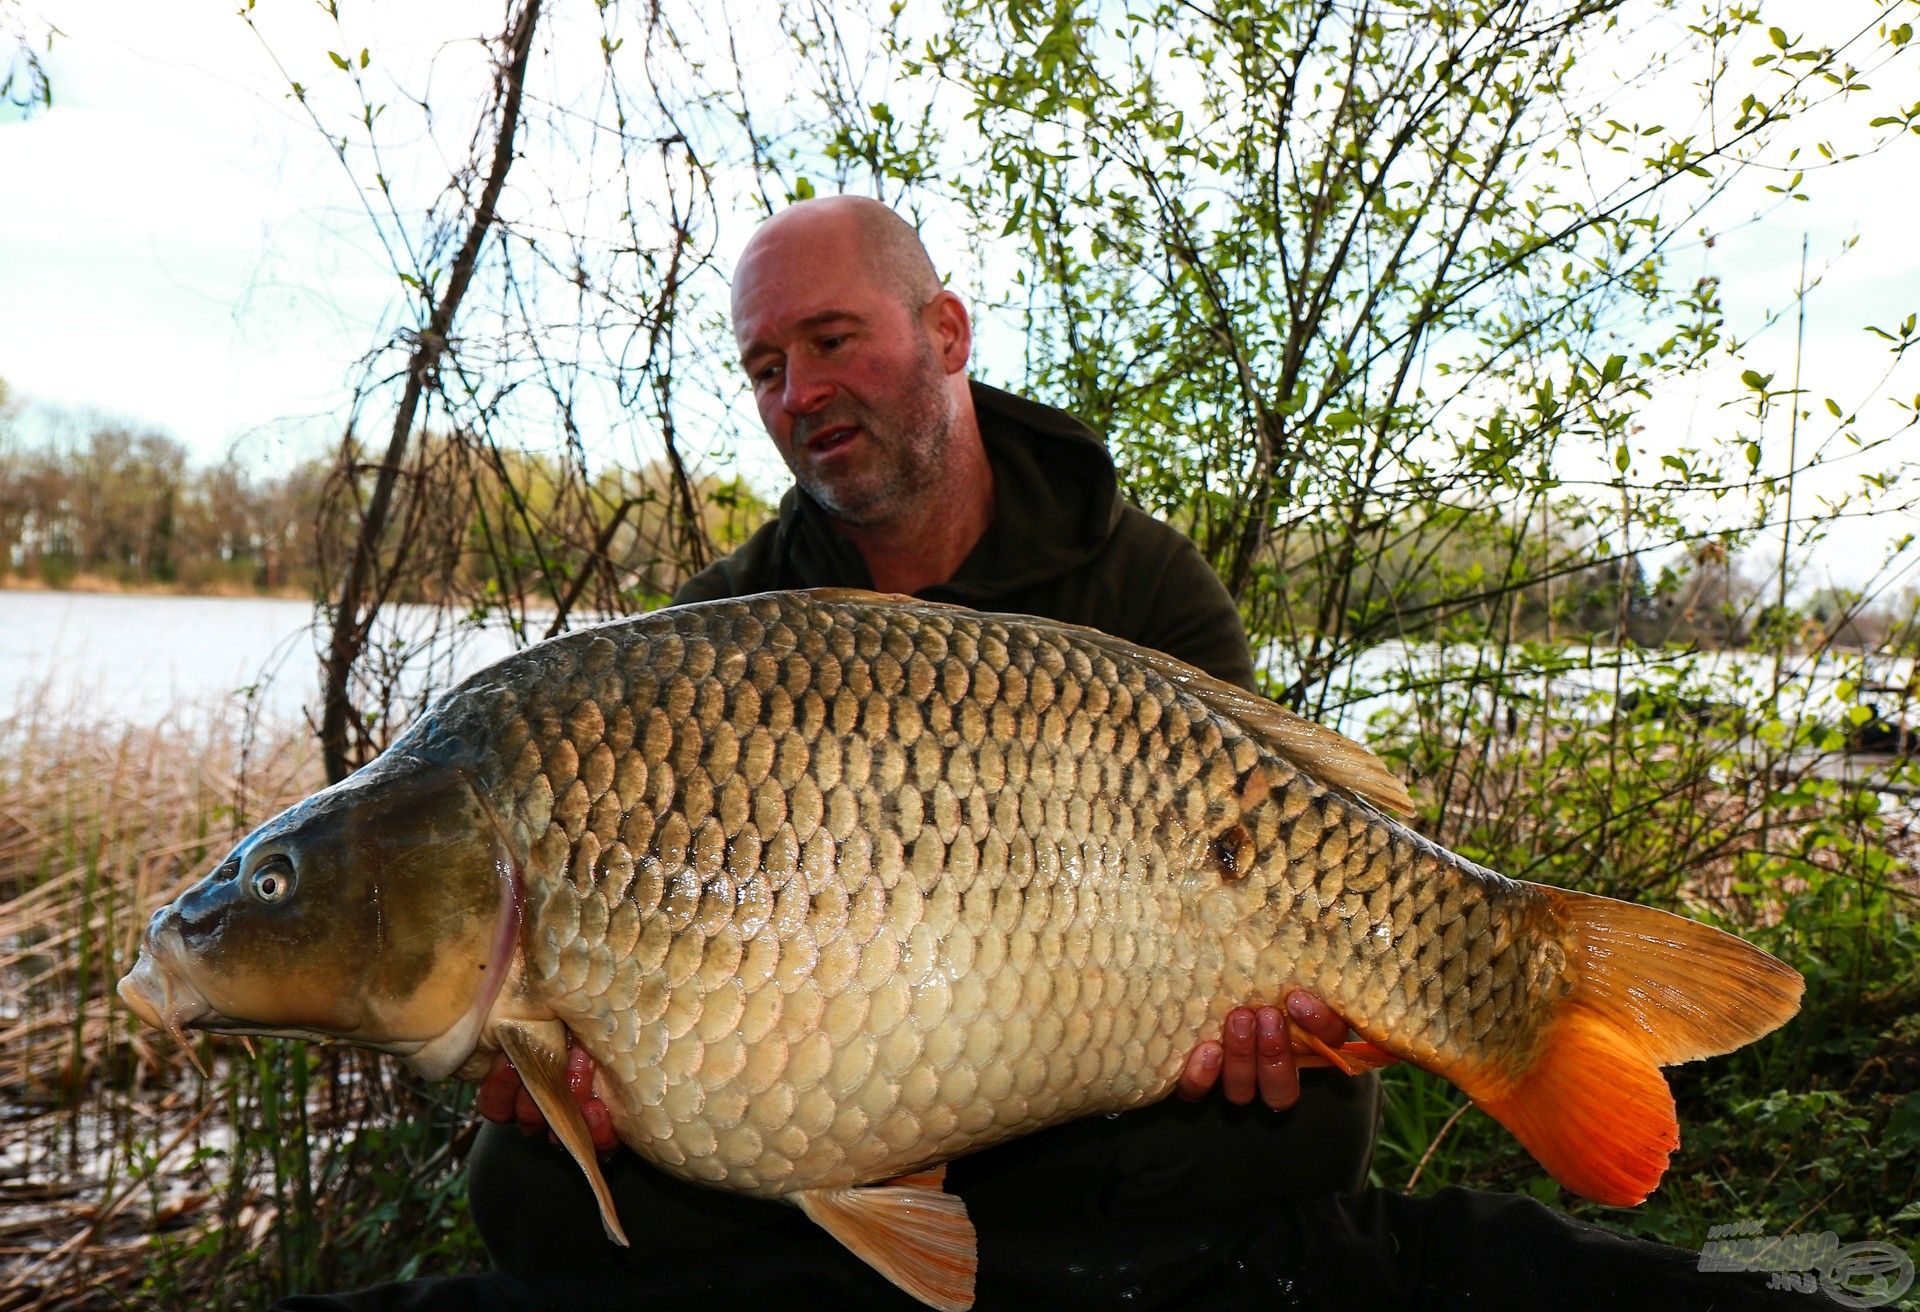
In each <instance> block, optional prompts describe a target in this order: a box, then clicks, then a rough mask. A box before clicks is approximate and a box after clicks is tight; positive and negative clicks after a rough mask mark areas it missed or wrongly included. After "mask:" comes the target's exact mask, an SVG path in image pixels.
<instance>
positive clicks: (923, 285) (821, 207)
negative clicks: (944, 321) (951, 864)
mask: <svg viewBox="0 0 1920 1312" xmlns="http://www.w3.org/2000/svg"><path fill="white" fill-rule="evenodd" d="M826 252H832V253H834V254H839V255H844V257H845V259H846V264H844V265H839V267H853V268H858V269H860V270H861V272H862V273H864V274H865V275H866V277H867V279H868V280H869V282H870V283H871V284H872V285H873V286H874V287H875V288H876V289H877V290H879V291H882V292H884V293H885V294H887V295H888V296H889V297H891V298H893V299H894V300H896V301H898V302H899V304H900V305H902V306H904V307H905V308H906V310H907V312H908V313H909V314H916V315H917V314H918V313H919V312H920V311H921V310H922V309H924V308H925V307H926V306H927V304H928V302H930V301H932V300H933V298H934V297H936V296H938V295H939V294H940V292H941V285H940V275H939V274H938V273H936V272H935V271H934V267H933V260H932V258H931V257H929V256H928V254H927V248H926V247H925V246H924V245H922V244H921V241H920V234H919V233H918V232H915V231H914V228H913V225H912V224H910V223H908V222H907V221H906V220H905V219H903V218H901V217H900V216H899V215H898V214H895V213H894V212H893V211H892V210H890V209H888V208H887V207H886V206H885V205H882V204H881V203H880V202H879V201H877V200H869V199H868V198H867V197H865V196H823V197H820V198H819V199H817V200H803V201H801V202H799V203H798V204H796V205H792V206H789V207H788V208H786V209H784V210H782V211H780V213H778V214H776V215H774V216H773V217H772V218H770V219H768V220H767V221H766V222H765V223H763V224H761V225H760V228H759V230H758V231H756V232H755V233H754V234H753V237H752V239H751V240H749V241H748V242H747V246H746V249H745V250H744V251H742V252H741V254H740V265H739V268H738V269H737V270H736V272H735V277H734V298H735V303H736V305H737V304H738V300H739V292H740V282H741V278H742V277H743V276H744V275H745V274H746V273H747V272H748V271H749V270H750V269H751V267H752V265H753V264H754V263H755V262H756V261H757V260H759V259H761V258H766V257H774V258H781V259H804V260H806V261H807V262H808V263H813V262H814V261H815V260H817V259H819V257H820V256H821V255H822V254H824V253H826ZM834 263H836V264H837V263H838V262H837V261H836V262H834Z"/></svg>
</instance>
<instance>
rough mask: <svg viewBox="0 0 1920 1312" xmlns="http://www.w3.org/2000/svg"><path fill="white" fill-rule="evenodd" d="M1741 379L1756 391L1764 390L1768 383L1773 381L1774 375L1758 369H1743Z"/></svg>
mask: <svg viewBox="0 0 1920 1312" xmlns="http://www.w3.org/2000/svg"><path fill="white" fill-rule="evenodd" d="M1740 381H1741V382H1743V383H1745V384H1746V385H1747V386H1748V387H1751V388H1752V389H1753V390H1754V391H1756V392H1764V391H1766V390H1767V384H1768V383H1770V382H1772V381H1773V375H1772V374H1763V373H1761V372H1760V371H1759V370H1758V369H1743V370H1741V371H1740Z"/></svg>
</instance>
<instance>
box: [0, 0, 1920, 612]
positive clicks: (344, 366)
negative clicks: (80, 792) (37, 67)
mask: <svg viewBox="0 0 1920 1312" xmlns="http://www.w3.org/2000/svg"><path fill="white" fill-rule="evenodd" d="M502 8H503V6H502V5H501V4H500V3H498V0H493V2H487V3H475V2H474V0H408V3H407V4H405V5H397V4H389V5H385V6H382V7H380V9H379V10H378V12H377V14H373V15H371V16H362V17H361V18H360V20H359V21H361V22H363V23H372V22H374V21H375V20H376V19H377V23H378V34H377V35H378V39H377V40H372V39H369V40H367V41H366V42H365V43H366V44H369V45H372V46H374V47H375V49H376V51H377V52H378V53H379V56H380V58H381V59H382V61H384V63H385V64H386V65H387V66H388V68H390V69H398V70H401V72H400V76H401V77H402V79H403V80H405V81H408V82H410V84H411V85H413V86H415V87H420V88H426V87H431V88H433V89H435V90H436V91H437V90H438V89H439V88H441V87H445V86H452V85H465V83H462V82H461V79H462V78H463V77H468V76H469V75H470V74H471V73H472V71H473V69H474V68H475V67H477V62H476V61H478V60H479V59H480V58H481V57H482V51H481V47H480V45H479V44H478V41H477V38H479V37H482V36H484V35H486V34H489V33H492V32H495V31H497V30H498V28H499V27H500V25H501V13H502ZM234 9H235V6H234V4H233V3H232V2H231V0H224V2H222V3H203V2H202V0H184V2H183V3H178V4H168V5H158V4H153V3H151V0H90V2H89V3H87V4H85V5H80V4H73V3H63V4H42V5H39V6H37V7H36V5H35V4H33V3H29V4H28V5H27V10H26V12H27V14H28V15H29V22H33V21H34V20H35V18H36V16H37V18H38V19H39V21H41V22H43V23H44V22H47V21H51V22H52V23H53V24H54V25H56V26H57V27H58V28H59V29H60V31H61V33H62V35H61V36H60V37H59V38H58V39H57V40H56V42H55V44H54V47H53V51H52V54H51V56H50V57H49V59H48V63H47V66H48V69H49V71H50V73H51V75H52V78H53V81H54V88H55V104H54V107H53V108H52V110H51V111H42V112H38V113H36V114H33V115H31V116H28V117H26V118H24V119H22V118H21V117H20V116H18V115H17V114H14V115H8V116H6V117H4V118H0V179H3V180H4V187H3V189H0V195H4V196H5V197H6V201H5V211H4V212H5V221H4V224H3V225H0V378H4V379H5V380H6V381H7V383H8V384H9V385H10V386H11V388H12V389H13V390H14V392H15V393H16V394H17V395H19V396H21V397H24V398H25V399H27V400H29V401H31V402H38V403H43V404H45V405H47V406H52V407H62V408H77V409H84V410H89V411H96V412H105V413H109V414H113V415H117V416H122V417H125V418H128V419H132V420H135V421H137V422H143V423H148V424H152V425H154V426H157V427H159V428H162V429H164V430H166V431H169V432H171V433H172V434H173V435H174V436H176V437H178V438H179V439H180V440H181V441H183V442H185V443H186V444H187V445H188V446H189V448H190V449H191V450H193V451H194V452H195V453H196V455H198V456H200V457H202V458H209V459H211V458H217V457H218V456H219V455H220V454H222V453H223V452H224V451H226V450H227V449H228V448H229V447H230V446H232V445H233V444H234V443H235V442H236V441H240V440H243V439H244V440H247V441H248V443H249V445H250V446H251V447H252V449H253V450H254V451H255V452H257V453H260V454H267V455H271V454H272V452H273V451H275V450H276V449H278V450H285V449H291V448H293V447H296V446H297V447H300V448H301V449H308V448H310V446H311V445H312V444H313V443H315V442H317V441H318V440H320V438H321V435H323V434H330V433H332V432H335V431H337V424H338V422H339V420H338V415H339V414H340V410H341V404H342V401H343V398H344V396H345V395H346V392H345V385H346V381H347V380H348V378H349V377H350V376H351V373H352V368H353V362H354V361H355V360H356V359H357V358H358V357H359V356H360V355H361V354H362V353H363V352H365V351H366V350H367V349H368V347H369V346H370V345H371V344H373V343H374V342H376V341H377V340H379V339H380V338H381V336H382V335H383V334H384V332H385V331H386V330H387V328H388V327H390V325H391V319H390V316H392V315H393V314H394V312H395V310H394V305H395V300H396V293H397V291H398V288H397V287H396V285H395V282H394V278H393V275H392V274H391V272H390V266H389V263H388V260H387V257H386V254H385V253H384V252H383V251H382V250H381V249H380V248H379V246H378V244H377V242H376V241H375V240H374V239H373V235H372V231H371V228H370V226H369V224H368V222H367V220H366V218H365V216H364V212H363V206H362V202H361V198H360V197H359V196H357V195H356V193H355V191H354V188H353V183H352V180H351V179H349V178H348V176H347V175H346V173H345V171H344V170H343V169H342V167H341V166H340V165H339V163H338V162H337V161H336V160H335V159H334V157H333V155H332V153H331V152H330V151H329V149H328V148H327V145H326V143H325V141H324V140H323V139H322V138H321V137H320V135H319V133H318V132H317V131H316V129H315V128H314V126H313V124H312V123H311V122H310V121H309V120H308V119H307V117H306V116H305V114H304V113H303V111H302V110H301V108H300V107H299V106H298V104H296V103H295V101H294V100H293V99H292V98H291V97H290V96H289V95H288V94H287V92H286V83H287V79H288V78H289V77H291V78H296V79H301V80H305V81H307V82H308V83H309V85H313V84H317V83H320V82H322V81H324V80H325V78H326V77H327V66H326V63H325V59H326V54H325V52H326V51H327V50H329V49H337V48H340V47H341V46H342V45H343V44H344V45H347V46H348V47H349V52H351V48H352V45H353V43H354V42H355V41H356V40H357V38H356V36H355V34H354V32H353V31H352V30H351V22H352V21H353V20H352V17H351V14H352V13H355V12H357V11H350V18H349V25H348V30H346V31H344V32H343V31H341V30H339V29H336V28H335V27H334V25H333V24H332V22H331V20H328V19H326V18H325V17H324V15H323V14H321V12H320V11H319V8H318V6H316V5H313V4H310V3H304V0H265V2H264V3H262V4H261V5H260V6H259V8H258V9H257V10H256V16H257V18H258V21H259V22H260V26H261V29H262V31H263V32H264V33H265V34H266V40H265V41H263V40H262V39H260V38H259V37H257V36H256V35H255V33H254V32H253V31H252V30H251V29H250V28H249V26H248V25H247V24H246V23H244V22H242V21H241V20H240V19H239V18H238V17H237V16H236V15H235V12H234ZM1639 39H1640V40H1642V41H1647V40H1656V41H1657V40H1658V39H1659V37H1658V34H1657V33H1656V34H1648V33H1641V34H1639ZM1630 47H1631V41H1630V40H1623V44H1622V49H1623V51H1629V55H1628V56H1627V57H1631V58H1634V59H1638V58H1640V57H1641V56H1640V54H1638V53H1631V50H1630ZM1676 90H1681V88H1678V87H1676ZM1637 108H1640V109H1644V110H1647V111H1648V112H1649V114H1650V115H1651V113H1652V111H1653V108H1654V107H1652V106H1646V105H1642V106H1638V107H1637ZM1643 121H1645V120H1643ZM1813 126H1814V127H1815V128H1818V126H1819V125H1813ZM1843 126H1844V125H1843V124H1838V123H1837V122H1836V127H1843ZM462 130H464V126H463V128H462ZM1915 144H1920V142H1911V141H1910V142H1909V143H1907V145H1908V147H1909V148H1903V149H1897V150H1894V151H1890V152H1888V153H1886V154H1885V155H1884V156H1882V157H1880V158H1877V159H1875V160H1872V161H1869V162H1866V163H1865V164H1864V165H1862V166H1861V167H1858V168H1854V169H1851V170H1849V171H1848V172H1847V173H1846V174H1845V175H1844V176H1840V177H1835V178H1817V179H1813V181H1814V182H1815V183H1816V184H1817V185H1814V186H1812V187H1810V188H1809V190H1810V191H1811V192H1812V195H1813V197H1814V199H1813V201H1812V202H1811V203H1807V204H1787V205H1783V206H1776V207H1774V208H1772V209H1769V208H1767V205H1766V200H1767V198H1766V197H1765V196H1764V194H1761V193H1759V192H1758V190H1757V184H1756V188H1755V189H1754V191H1753V193H1752V194H1750V195H1745V196H1743V197H1741V198H1739V199H1738V200H1737V201H1736V202H1735V203H1734V204H1732V205H1729V206H1728V207H1726V208H1724V209H1723V210H1722V211H1720V212H1718V213H1716V214H1715V215H1714V217H1713V223H1714V227H1715V232H1716V239H1715V241H1714V243H1713V245H1712V247H1711V248H1707V247H1705V246H1701V245H1697V244H1696V245H1693V246H1692V247H1691V248H1690V249H1683V250H1682V251H1681V252H1680V254H1679V255H1678V258H1677V267H1678V268H1679V270H1681V271H1683V272H1686V273H1689V274H1690V273H1693V272H1696V271H1697V272H1699V273H1712V274H1716V275H1718V276H1719V277H1720V278H1721V279H1722V288H1723V294H1724V296H1725V299H1726V302H1727V305H1728V308H1729V310H1730V312H1731V314H1732V316H1733V319H1734V322H1735V324H1736V326H1737V327H1739V328H1740V329H1741V331H1743V332H1744V331H1757V330H1758V327H1759V325H1760V324H1762V323H1763V322H1764V321H1765V318H1766V315H1767V313H1768V312H1770V311H1777V310H1779V309H1781V308H1782V307H1783V306H1785V305H1786V304H1787V302H1788V301H1789V299H1790V293H1791V289H1792V287H1793V285H1794V281H1795V276H1796V272H1797V269H1798V266H1799V262H1800V253H1801V244H1802V240H1803V237H1804V238H1805V239H1806V240H1807V242H1808V243H1809V246H1810V249H1811V251H1812V257H1811V258H1812V263H1813V266H1814V268H1815V270H1816V272H1819V271H1821V270H1823V269H1824V270H1825V271H1826V272H1825V275H1824V276H1825V282H1824V283H1823V285H1822V286H1821V288H1820V289H1819V291H1818V292H1817V293H1816V294H1815V295H1814V297H1813V298H1812V299H1811V300H1810V301H1809V304H1808V315H1807V327H1806V332H1807V344H1808V346H1807V351H1806V353H1805V356H1804V359H1803V368H1804V369H1805V371H1806V374H1807V377H1808V379H1809V382H1810V386H1812V387H1813V388H1814V390H1815V392H1816V395H1818V396H1825V395H1834V396H1836V397H1839V398H1840V399H1841V401H1842V404H1843V405H1846V406H1848V407H1849V408H1851V406H1852V405H1853V404H1854V403H1855V401H1856V399H1858V397H1859V396H1860V395H1862V394H1864V393H1865V392H1867V391H1868V390H1870V389H1871V388H1872V387H1873V386H1874V385H1875V383H1876V382H1877V380H1878V378H1879V376H1880V374H1881V372H1882V369H1883V360H1884V356H1883V355H1882V354H1881V353H1880V352H1879V350H1878V346H1877V344H1876V342H1875V341H1874V340H1873V339H1871V338H1870V337H1868V336H1867V335H1866V334H1865V333H1864V332H1863V331H1862V326H1863V325H1864V324H1867V323H1879V324H1889V325H1891V324H1897V323H1898V322H1899V321H1900V320H1901V319H1903V318H1904V317H1905V316H1906V315H1908V314H1910V313H1912V312H1914V311H1915V310H1916V309H1920V242H1915V241H1914V240H1913V239H1912V236H1911V233H1912V230H1913V223H1912V219H1911V216H1912V215H1913V214H1914V213H1915V212H1916V209H1920V186H1916V183H1915V181H1914V180H1915V178H1916V177H1920V168H1917V167H1916V165H1920V156H1917V155H1916V152H1915V150H1913V149H1911V148H1910V147H1911V146H1912V145H1915ZM398 149H400V150H401V151H402V152H404V151H406V150H413V151H415V152H417V154H416V158H415V161H414V162H415V163H417V164H419V165H421V166H423V167H424V168H425V170H426V171H427V172H432V169H433V168H434V167H437V165H438V162H439V161H438V158H437V157H435V156H434V155H433V152H434V151H435V149H436V146H435V143H433V142H432V141H430V140H427V139H425V138H422V139H419V140H415V141H412V142H404V141H403V142H400V143H398ZM403 158H404V155H403ZM437 176H441V177H444V171H442V172H440V173H439V174H438V175H437ZM1755 215H1760V216H1762V217H1760V218H1758V219H1757V220H1753V216H1755ZM1750 220H1753V221H1750ZM737 239H738V238H737V236H735V237H731V238H729V240H733V241H737ZM1849 241H1854V242H1855V243H1856V244H1855V246H1854V249H1853V250H1852V251H1851V252H1849V253H1848V254H1847V255H1846V257H1845V258H1844V259H1841V260H1839V261H1837V262H1834V261H1833V257H1834V256H1835V255H1836V254H1837V253H1838V252H1839V250H1840V249H1841V247H1842V246H1843V245H1844V244H1846V243H1847V242H1849ZM1830 264H1831V267H1830V268H1829V267H1828V266H1829V265H1830ZM1695 266H1697V269H1696V268H1695ZM963 290H964V289H963ZM1793 331H1794V324H1793V322H1792V319H1791V316H1789V317H1788V319H1787V320H1786V321H1785V322H1784V323H1782V324H1778V325H1776V326H1774V327H1773V328H1771V329H1769V330H1767V331H1766V332H1765V333H1762V334H1761V335H1760V336H1758V338H1757V339H1756V341H1755V343H1754V346H1753V348H1752V352H1751V354H1750V356H1749V359H1748V361H1747V363H1750V364H1752V365H1753V366H1754V367H1758V368H1761V369H1762V370H1763V371H1767V372H1776V373H1778V375H1779V377H1780V378H1781V379H1785V378H1788V377H1790V376H1791V373H1792V368H1793V344H1794V343H1793ZM1735 372H1736V373H1737V370H1736V371H1735ZM1911 381H1912V380H1911V379H1909V380H1906V382H1904V383H1903V384H1902V385H1903V386H1905V390H1906V393H1907V394H1908V395H1911V394H1912V393H1913V392H1914V391H1920V386H1915V385H1908V384H1910V383H1911ZM1736 390H1737V389H1736ZM1730 394H1731V390H1730V389H1729V387H1728V379H1727V378H1726V377H1724V376H1722V377H1720V378H1718V379H1717V380H1710V381H1709V383H1708V385H1707V387H1706V388H1705V389H1703V390H1694V391H1690V392H1689V393H1688V394H1686V395H1670V396H1662V397H1659V398H1657V399H1656V401H1655V403H1654V404H1653V405H1651V406H1649V407H1648V410H1647V413H1646V416H1645V418H1646V420H1647V422H1648V425H1649V427H1650V429H1652V430H1654V433H1653V437H1652V438H1650V439H1649V440H1663V439H1665V438H1666V437H1668V436H1669V435H1673V434H1680V435H1684V434H1686V433H1687V432H1689V431H1690V430H1697V432H1696V435H1697V436H1702V437H1703V436H1705V435H1706V433H1707V431H1710V430H1713V429H1714V428H1715V427H1716V426H1723V425H1724V424H1725V423H1727V422H1729V420H1728V414H1729V412H1727V411H1725V410H1724V409H1723V408H1722V402H1723V400H1724V399H1725V398H1726V396H1728V395H1730ZM1779 427H1780V432H1779V433H1777V434H1769V435H1767V441H1768V443H1769V446H1770V448H1771V447H1773V446H1775V445H1778V444H1781V443H1784V442H1785V440H1786V433H1785V428H1784V425H1781V426H1779ZM1909 436H1911V435H1909ZM1674 440H1678V439H1677V438H1675V439H1674ZM1769 459H1770V460H1776V459H1784V454H1783V449H1782V454H1779V455H1777V456H1776V454H1775V453H1774V452H1773V451H1772V450H1771V449H1770V451H1769ZM759 472H760V473H762V474H764V475H765V476H766V477H769V478H777V467H776V469H774V470H769V469H768V467H767V466H766V465H764V464H762V465H761V466H760V467H759ZM1850 531H1851V530H1850ZM1872 533H1873V535H1874V536H1876V537H1886V536H1888V533H1887V530H1886V528H1885V526H1884V525H1882V526H1878V527H1876V528H1874V529H1873V530H1872ZM1846 543H1847V550H1846V551H1844V552H1841V553H1838V554H1836V555H1835V556H1834V557H1833V561H1832V568H1833V569H1834V570H1835V571H1836V576H1846V575H1848V574H1849V573H1850V572H1851V573H1857V570H1856V569H1855V566H1856V565H1857V564H1858V563H1859V562H1860V561H1861V560H1864V559H1865V558H1866V557H1867V556H1869V555H1872V554H1875V553H1874V551H1873V549H1874V548H1875V547H1876V545H1877V544H1876V543H1875V542H1874V541H1872V540H1869V539H1867V538H1862V537H1860V536H1858V534H1855V536H1853V537H1849V538H1847V539H1846Z"/></svg>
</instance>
